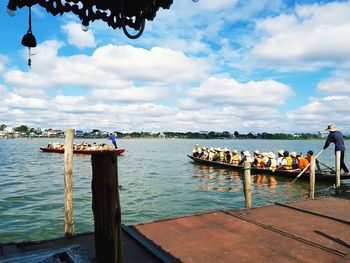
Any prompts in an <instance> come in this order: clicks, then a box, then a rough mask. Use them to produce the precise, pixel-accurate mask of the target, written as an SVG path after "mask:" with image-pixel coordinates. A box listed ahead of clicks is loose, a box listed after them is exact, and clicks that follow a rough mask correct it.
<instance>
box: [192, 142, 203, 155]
mask: <svg viewBox="0 0 350 263" xmlns="http://www.w3.org/2000/svg"><path fill="white" fill-rule="evenodd" d="M201 152H202V149H201V147H199V144H197V143H196V144H195V145H194V148H193V151H192V155H193V156H194V157H199V155H200V154H201Z"/></svg>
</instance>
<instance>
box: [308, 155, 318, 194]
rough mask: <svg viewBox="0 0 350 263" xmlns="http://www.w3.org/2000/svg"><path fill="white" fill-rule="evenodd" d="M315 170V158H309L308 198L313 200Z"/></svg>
mask: <svg viewBox="0 0 350 263" xmlns="http://www.w3.org/2000/svg"><path fill="white" fill-rule="evenodd" d="M315 169H316V158H315V156H311V162H310V193H309V198H310V199H314V198H315Z"/></svg>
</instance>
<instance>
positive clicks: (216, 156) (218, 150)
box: [213, 148, 224, 162]
mask: <svg viewBox="0 0 350 263" xmlns="http://www.w3.org/2000/svg"><path fill="white" fill-rule="evenodd" d="M214 151H215V153H214V158H213V161H214V162H220V161H221V157H222V158H223V157H224V155H223V152H222V151H221V148H214Z"/></svg>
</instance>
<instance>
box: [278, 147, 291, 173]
mask: <svg viewBox="0 0 350 263" xmlns="http://www.w3.org/2000/svg"><path fill="white" fill-rule="evenodd" d="M277 169H282V170H292V158H291V157H290V155H289V152H288V151H284V153H283V159H282V163H281V165H279V166H277Z"/></svg>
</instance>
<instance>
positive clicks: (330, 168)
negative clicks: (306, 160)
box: [319, 161, 335, 173]
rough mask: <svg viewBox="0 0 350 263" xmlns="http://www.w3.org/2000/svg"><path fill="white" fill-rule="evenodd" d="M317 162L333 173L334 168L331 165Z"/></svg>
mask: <svg viewBox="0 0 350 263" xmlns="http://www.w3.org/2000/svg"><path fill="white" fill-rule="evenodd" d="M319 163H320V164H321V165H323V166H324V167H326V168H328V169H329V170H331V171H332V172H333V173H335V170H334V169H333V168H332V167H329V166H328V165H326V164H324V163H322V162H320V161H319Z"/></svg>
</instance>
